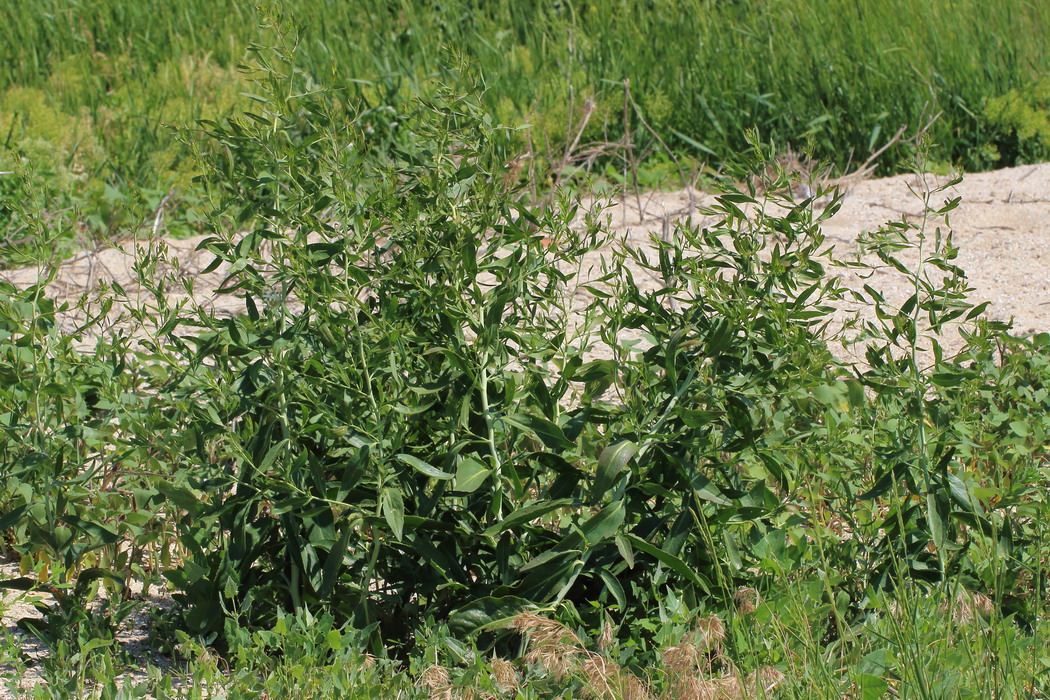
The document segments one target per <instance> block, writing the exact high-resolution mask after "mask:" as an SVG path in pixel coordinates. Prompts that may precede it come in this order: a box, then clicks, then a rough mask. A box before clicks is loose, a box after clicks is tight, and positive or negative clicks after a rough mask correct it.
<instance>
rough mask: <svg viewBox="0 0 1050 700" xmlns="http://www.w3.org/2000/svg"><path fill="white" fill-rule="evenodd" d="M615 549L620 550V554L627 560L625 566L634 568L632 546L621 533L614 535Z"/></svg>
mask: <svg viewBox="0 0 1050 700" xmlns="http://www.w3.org/2000/svg"><path fill="white" fill-rule="evenodd" d="M616 549H618V550H620V556H621V557H623V560H624V561H625V562H627V566H628V567H630V568H632V569H633V568H634V548H632V547H631V543H630V542H628V541H627V538H626V537H624V536H623V535H617V536H616Z"/></svg>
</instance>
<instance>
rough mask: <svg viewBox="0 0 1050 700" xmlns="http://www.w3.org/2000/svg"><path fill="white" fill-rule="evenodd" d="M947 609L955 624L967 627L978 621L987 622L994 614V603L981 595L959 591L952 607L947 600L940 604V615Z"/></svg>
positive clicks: (963, 590)
mask: <svg viewBox="0 0 1050 700" xmlns="http://www.w3.org/2000/svg"><path fill="white" fill-rule="evenodd" d="M949 609H951V614H952V620H953V621H954V622H955V624H957V625H969V624H972V623H974V622H977V621H978V620H983V621H987V620H988V619H989V618H990V617H991V616H992V613H993V612H995V603H993V602H992V599H991V598H989V597H988V596H986V595H984V594H983V593H977V592H973V591H967V590H965V589H959V592H958V593H956V595H955V604H954V605H952V604H951V602H949V601H947V600H946V601H944V602H943V603H942V604H941V612H942V613H947V612H948V610H949Z"/></svg>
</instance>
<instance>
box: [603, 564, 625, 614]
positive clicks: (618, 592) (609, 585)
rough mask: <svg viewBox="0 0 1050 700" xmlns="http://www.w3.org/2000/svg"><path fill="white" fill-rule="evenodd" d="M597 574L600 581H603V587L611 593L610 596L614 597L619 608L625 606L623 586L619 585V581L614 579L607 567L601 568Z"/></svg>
mask: <svg viewBox="0 0 1050 700" xmlns="http://www.w3.org/2000/svg"><path fill="white" fill-rule="evenodd" d="M598 575H599V576H601V579H602V581H604V582H605V588H606V589H607V590H608V591H609V592H610V593H612V596H613V598H615V599H616V602H617V604H619V606H620V607H621V608H626V607H627V595H626V594H625V593H624V591H623V586H621V585H620V582H619V581H618V580H617V579H616V577H615V576H613V575H612V573H611V572H610V571H609V570H608V569H602V570H601V571H599V572H598Z"/></svg>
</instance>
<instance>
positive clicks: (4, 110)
mask: <svg viewBox="0 0 1050 700" xmlns="http://www.w3.org/2000/svg"><path fill="white" fill-rule="evenodd" d="M0 138H2V139H3V141H0V161H2V162H3V164H4V166H5V167H4V169H7V170H9V169H11V167H12V166H14V165H15V164H16V163H18V162H19V161H22V162H26V164H27V165H28V166H29V167H30V168H31V169H33V170H37V171H44V172H47V173H50V174H51V175H53V176H54V177H55V178H56V179H57V180H58V183H59V184H60V185H62V184H69V183H70V181H71V180H74V179H82V178H83V176H84V173H85V170H86V165H87V164H89V163H90V162H92V161H94V160H96V159H97V158H98V156H99V155H100V152H101V151H100V148H99V145H98V142H97V140H96V139H95V137H94V134H93V133H92V120H91V117H90V115H88V114H87V112H86V110H85V109H81V110H79V112H78V113H77V114H69V113H67V112H64V111H62V110H61V109H60V108H59V107H58V106H57V105H56V104H55V103H54V101H53V100H52V99H50V97H49V96H48V94H47V93H46V92H44V91H43V90H40V89H37V88H27V87H18V86H15V87H11V88H9V89H8V90H7V91H6V92H5V93H4V94H3V95H2V96H0Z"/></svg>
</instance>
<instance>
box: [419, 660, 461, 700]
mask: <svg viewBox="0 0 1050 700" xmlns="http://www.w3.org/2000/svg"><path fill="white" fill-rule="evenodd" d="M419 684H420V685H422V686H423V687H424V688H426V689H427V691H428V693H429V695H430V700H458V693H456V689H455V687H454V686H453V685H452V677H451V676H450V675H449V673H448V669H447V668H445V667H444V666H438V665H437V664H434V665H432V666H428V667H427V669H426V670H425V671H423V675H422V676H420V678H419Z"/></svg>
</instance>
